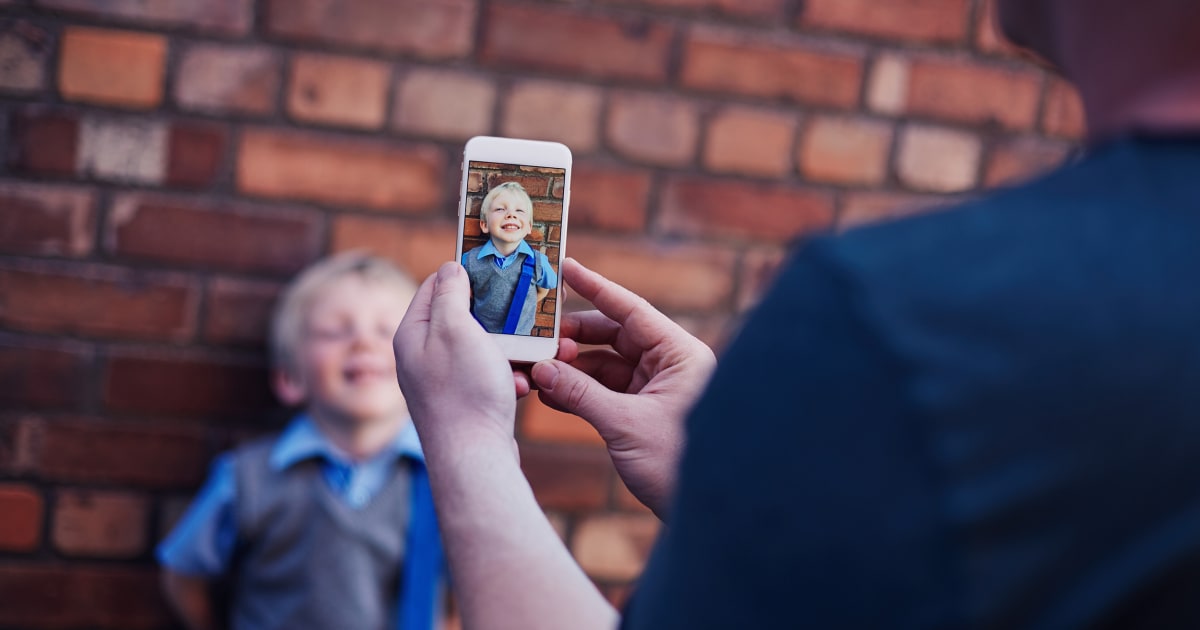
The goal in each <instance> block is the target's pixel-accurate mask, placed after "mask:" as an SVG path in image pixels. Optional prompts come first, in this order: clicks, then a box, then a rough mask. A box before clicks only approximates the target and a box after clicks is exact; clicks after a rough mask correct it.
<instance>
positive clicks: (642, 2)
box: [0, 0, 1082, 629]
mask: <svg viewBox="0 0 1200 630" xmlns="http://www.w3.org/2000/svg"><path fill="white" fill-rule="evenodd" d="M985 4H986V3H985V0H909V1H906V2H892V1H890V0H805V1H803V2H801V1H799V0H739V1H734V0H578V1H576V2H571V3H564V2H557V1H549V0H545V1H543V0H521V1H508V0H439V1H437V2H426V1H417V0H345V1H343V2H340V3H330V2H326V1H324V0H208V1H206V2H188V1H186V0H163V1H161V2H138V1H135V0H0V145H2V146H3V147H4V155H3V159H2V161H0V628H18V627H19V628H131V629H136V628H161V627H169V626H170V621H169V619H168V618H167V616H166V613H165V611H164V609H163V606H162V604H161V603H160V602H159V600H158V599H157V597H156V596H155V593H156V588H155V584H154V571H153V565H152V558H151V549H152V545H153V543H154V542H155V541H156V540H157V539H158V538H159V537H160V536H161V535H162V534H163V533H164V532H165V531H166V529H167V528H168V527H169V525H170V523H171V522H173V519H174V518H176V517H177V515H178V514H179V511H180V509H181V508H182V506H183V505H185V502H186V500H187V497H188V496H189V494H190V493H191V492H192V491H194V489H195V488H196V486H197V484H198V483H199V482H200V481H201V480H202V478H203V475H204V473H205V469H206V466H207V462H208V461H209V459H210V457H212V456H213V455H214V454H216V453H217V452H219V451H220V450H221V449H223V448H225V447H227V446H228V445H229V444H230V443H232V442H234V441H235V440H237V439H240V438H244V437H245V436H247V435H250V434H254V433H257V432H260V431H262V430H265V429H267V428H270V427H272V426H277V423H278V422H279V421H280V420H281V414H280V412H279V411H278V410H277V409H276V407H275V405H274V403H273V402H272V399H271V396H270V394H269V392H268V390H267V387H266V379H265V370H264V356H263V354H264V353H263V333H264V324H265V321H266V317H267V314H268V312H269V309H270V306H271V304H272V301H273V300H274V298H275V296H276V295H277V293H278V291H279V289H280V287H281V285H282V284H283V283H284V282H285V281H286V280H287V278H288V277H289V276H291V275H292V274H293V273H294V272H295V271H296V270H298V269H300V268H301V267H302V266H304V265H305V264H306V263H308V262H309V261H312V260H314V259H315V258H318V257H320V256H322V255H325V254H328V253H330V252H335V251H340V250H345V249H348V248H356V247H367V248H371V249H374V250H376V251H378V252H380V253H381V254H383V255H386V256H389V257H392V258H394V259H396V260H397V261H399V262H400V263H401V264H404V265H405V266H407V267H409V268H410V269H411V270H412V271H413V272H415V273H416V274H420V275H424V274H426V273H429V272H430V271H432V270H433V269H434V268H435V267H436V264H437V263H438V262H439V261H442V260H447V259H449V258H451V257H452V256H453V250H454V214H455V207H456V204H457V200H456V199H455V195H456V189H457V177H458V172H457V171H458V169H457V168H456V164H457V160H458V155H459V152H460V150H461V145H462V143H463V141H464V140H465V139H466V138H467V137H469V136H471V135H474V134H499V135H511V136H523V137H531V138H540V139H550V140H558V141H562V142H565V143H566V144H568V145H569V146H570V147H571V148H572V149H573V150H574V152H575V155H576V162H577V168H576V171H575V173H574V181H575V189H574V194H573V201H574V204H573V207H572V209H571V216H572V217H573V222H572V227H573V230H574V231H573V232H572V235H573V237H572V239H571V251H570V252H569V253H570V254H571V255H573V256H575V257H577V258H579V259H580V260H581V261H583V262H584V263H586V264H589V265H591V266H593V267H594V268H596V269H598V270H599V271H601V272H602V273H604V274H606V275H608V276H610V277H612V278H613V279H615V280H617V281H620V282H622V283H624V284H626V285H627V286H629V287H631V288H632V289H634V290H635V291H638V292H639V293H641V294H643V295H645V296H646V297H647V298H648V299H650V300H651V301H652V302H653V303H654V304H656V305H658V306H659V307H660V308H662V309H664V310H665V311H666V312H668V313H670V314H671V315H672V316H673V317H675V318H676V319H677V320H678V321H680V322H681V323H682V324H683V325H685V326H686V327H687V328H688V329H689V330H692V331H693V332H695V333H696V334H698V335H699V336H701V337H703V338H705V339H706V340H708V341H710V342H712V343H714V344H718V345H719V344H720V342H721V340H722V339H723V337H724V334H725V332H726V330H727V329H728V327H729V325H730V323H731V322H733V321H735V320H736V318H737V316H738V315H739V314H740V313H742V312H744V311H745V310H746V309H747V308H749V307H750V306H751V305H752V304H753V302H754V300H755V297H756V296H757V295H758V294H759V292H760V291H761V290H762V288H763V287H764V285H765V284H766V283H767V282H768V279H769V278H770V276H771V270H772V269H773V268H774V267H775V266H776V265H777V264H778V261H779V260H780V258H781V256H782V253H783V251H784V249H785V247H786V245H787V243H788V242H789V240H791V239H792V238H794V237H795V236H797V235H801V234H804V233H809V232H813V231H817V230H825V229H830V228H833V229H842V228H848V227H851V226H854V225H859V224H862V223H867V222H871V221H877V220H880V219H884V218H887V217H892V216H899V215H903V214H906V213H909V212H913V211H915V210H917V209H919V208H928V207H936V206H938V205H940V204H944V203H946V202H947V201H949V200H954V199H959V198H961V197H963V196H969V195H972V194H975V193H976V192H977V191H980V190H982V189H984V188H987V187H990V186H995V185H1000V184H1004V183H1007V182H1011V181H1015V180H1019V179H1021V178H1024V177H1027V176H1029V175H1031V174H1032V173H1034V172H1037V171H1039V170H1042V169H1045V168H1048V167H1050V166H1052V165H1054V164H1055V163H1057V162H1059V161H1061V160H1062V159H1064V157H1065V156H1067V155H1068V154H1069V153H1070V152H1071V151H1072V149H1073V148H1074V146H1075V144H1076V142H1077V141H1078V139H1079V137H1080V135H1081V133H1082V122H1081V115H1080V110H1079V104H1078V102H1077V100H1076V99H1075V96H1074V94H1073V92H1072V90H1071V88H1070V87H1069V86H1067V85H1066V84H1064V83H1063V82H1062V81H1060V80H1059V79H1056V78H1054V77H1052V76H1049V75H1048V74H1046V73H1045V72H1043V71H1042V70H1041V69H1039V68H1038V67H1037V66H1035V65H1032V64H1030V63H1027V62H1026V61H1024V60H1022V59H1021V58H1020V57H1019V56H1017V55H1016V54H1014V52H1013V51H1012V50H1011V49H1009V48H1008V47H1007V46H1006V45H1005V44H1004V43H1002V42H1001V41H1000V40H999V39H998V38H997V37H996V35H995V34H994V32H993V31H992V26H991V21H990V17H989V12H988V11H987V9H986V6H985ZM566 306H567V307H568V308H571V307H572V305H571V304H570V301H569V300H568V302H567V303H566ZM575 306H578V305H575ZM518 428H519V431H520V438H521V440H522V442H523V444H524V450H523V457H522V460H523V465H524V466H525V469H526V472H527V473H528V474H529V476H530V479H531V481H532V484H533V486H534V489H535V491H536V493H537V496H538V497H539V499H540V500H541V502H542V504H543V505H544V506H545V509H546V511H547V513H548V514H550V517H551V519H552V520H553V522H554V523H555V524H556V525H557V526H558V528H559V531H560V532H561V533H562V535H563V536H564V537H565V539H566V540H567V542H568V545H569V546H570V548H571V549H572V551H573V552H574V553H575V554H576V555H577V557H578V558H579V560H580V562H581V563H582V564H583V566H584V568H585V569H586V570H587V571H588V572H589V574H590V575H592V576H593V577H594V578H595V580H596V581H597V583H598V584H600V585H601V586H602V588H603V589H604V591H605V592H606V593H607V594H608V595H609V596H610V597H612V598H613V599H614V600H621V599H622V598H623V597H624V596H625V594H626V593H627V592H628V588H629V587H628V584H629V581H630V580H631V579H632V578H633V577H634V576H636V574H637V573H638V570H639V567H640V565H641V563H642V561H643V558H644V556H645V553H646V550H647V548H648V546H649V545H650V543H651V541H652V539H653V537H654V534H655V531H656V523H655V521H654V519H653V518H652V516H651V515H650V514H649V513H648V512H646V511H645V510H644V509H642V508H640V507H638V506H637V504H636V502H635V501H633V500H632V498H631V497H630V496H629V494H628V493H627V491H625V490H624V488H623V487H622V486H621V485H620V483H619V481H618V480H617V478H616V476H615V474H614V473H613V471H612V468H611V466H610V465H609V464H608V462H607V458H606V456H605V453H604V450H603V448H602V446H601V444H600V442H599V441H598V438H597V436H596V435H595V432H594V431H592V430H591V429H590V428H589V427H588V426H587V425H585V424H584V423H582V421H579V420H577V419H574V418H569V417H566V416H562V415H561V414H558V413H556V412H552V411H550V410H548V409H546V408H544V407H541V406H539V405H537V404H535V403H532V402H525V403H523V404H522V408H521V417H520V419H519V423H518Z"/></svg>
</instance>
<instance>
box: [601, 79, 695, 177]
mask: <svg viewBox="0 0 1200 630" xmlns="http://www.w3.org/2000/svg"><path fill="white" fill-rule="evenodd" d="M699 135H700V116H699V112H697V110H696V107H695V106H694V105H692V104H691V103H690V102H688V101H685V100H682V99H678V98H674V97H665V96H662V95H659V94H650V93H633V92H625V93H621V94H617V95H615V96H613V97H612V98H611V99H610V102H609V106H608V124H607V133H606V137H607V140H608V144H609V146H610V147H612V149H613V150H614V151H615V152H617V153H619V154H621V155H624V156H625V157H628V158H630V159H632V160H635V161H639V162H646V163H649V164H654V165H658V166H684V165H687V164H690V163H691V162H692V160H693V159H694V158H695V155H696V144H697V141H698V137H699Z"/></svg>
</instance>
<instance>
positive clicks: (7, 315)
mask: <svg viewBox="0 0 1200 630" xmlns="http://www.w3.org/2000/svg"><path fill="white" fill-rule="evenodd" d="M0 296H3V298H4V299H3V300H0V324H3V325H4V326H7V327H9V328H11V329H17V330H28V331H33V332H41V333H50V334H78V335H90V336H96V337H103V338H114V339H145V340H163V341H179V340H182V339H186V338H188V337H190V336H191V334H192V330H193V329H194V327H195V319H196V316H195V310H196V292H195V290H194V288H193V287H192V285H191V283H190V282H188V280H187V279H186V278H183V277H181V276H179V275H175V274H163V273H157V272H143V271H133V270H124V269H115V268H109V267H97V266H82V265H38V266H24V268H11V267H10V268H0ZM13 296H20V299H14V297H13Z"/></svg>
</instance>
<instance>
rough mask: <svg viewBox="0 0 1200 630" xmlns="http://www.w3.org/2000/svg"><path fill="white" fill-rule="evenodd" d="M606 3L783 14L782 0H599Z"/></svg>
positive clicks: (758, 15) (752, 15)
mask: <svg viewBox="0 0 1200 630" xmlns="http://www.w3.org/2000/svg"><path fill="white" fill-rule="evenodd" d="M601 1H602V2H604V3H606V4H624V5H631V6H645V7H661V8H664V9H682V10H686V11H694V12H716V13H719V14H722V15H728V16H733V17H744V18H760V19H765V18H777V17H781V16H782V15H783V12H784V9H785V5H786V3H785V1H784V0H601Z"/></svg>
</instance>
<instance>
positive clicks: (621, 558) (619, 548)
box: [571, 514, 659, 580]
mask: <svg viewBox="0 0 1200 630" xmlns="http://www.w3.org/2000/svg"><path fill="white" fill-rule="evenodd" d="M658 527H659V522H658V519H656V518H654V517H653V516H647V515H636V514H606V515H603V516H592V517H588V518H586V519H584V520H583V522H581V523H580V524H579V525H578V526H577V527H576V528H575V537H574V543H573V544H572V545H571V553H573V554H574V555H575V560H576V561H578V562H579V566H580V567H582V568H583V570H584V571H585V572H587V574H588V575H589V576H591V577H592V578H594V579H600V580H632V579H633V578H635V577H637V576H638V575H639V574H640V573H641V572H642V567H643V566H644V565H645V563H646V558H648V557H649V555H650V549H651V548H652V547H653V546H654V541H655V539H657V538H658Z"/></svg>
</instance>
